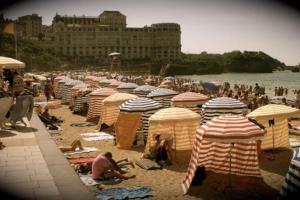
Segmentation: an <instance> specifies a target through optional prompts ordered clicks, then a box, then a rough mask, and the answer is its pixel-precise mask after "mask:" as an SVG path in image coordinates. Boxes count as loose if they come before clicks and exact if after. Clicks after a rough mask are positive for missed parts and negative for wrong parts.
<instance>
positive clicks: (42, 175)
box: [0, 113, 95, 200]
mask: <svg viewBox="0 0 300 200" xmlns="http://www.w3.org/2000/svg"><path fill="white" fill-rule="evenodd" d="M0 140H1V141H2V142H3V143H4V145H6V147H5V148H4V149H2V150H0V189H1V190H2V191H1V193H0V199H6V198H7V199H8V198H9V197H6V198H5V197H4V196H5V195H6V194H5V192H8V193H9V195H14V196H10V199H12V198H13V199H15V198H20V199H51V200H56V199H76V200H77V199H84V200H89V199H95V197H94V196H93V194H92V193H91V192H89V191H88V189H87V188H86V187H85V185H84V184H83V183H82V182H81V180H80V178H79V177H78V175H77V174H76V172H75V171H74V170H73V168H72V167H71V166H70V165H69V163H68V161H67V159H66V158H65V157H64V155H63V154H62V152H61V151H60V150H59V149H58V148H57V146H56V144H55V142H54V141H53V139H51V138H50V135H49V133H48V132H47V130H46V128H45V127H44V125H43V124H42V122H41V121H40V120H39V118H38V116H37V115H36V114H35V113H34V115H33V117H32V119H31V121H30V126H29V127H27V128H26V127H22V126H21V125H19V126H17V128H16V129H15V130H0ZM3 191H4V192H3Z"/></svg>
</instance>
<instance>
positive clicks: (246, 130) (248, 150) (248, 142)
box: [182, 115, 265, 194]
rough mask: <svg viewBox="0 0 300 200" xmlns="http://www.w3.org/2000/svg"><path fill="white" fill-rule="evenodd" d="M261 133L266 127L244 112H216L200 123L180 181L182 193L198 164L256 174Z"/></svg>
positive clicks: (244, 174)
mask: <svg viewBox="0 0 300 200" xmlns="http://www.w3.org/2000/svg"><path fill="white" fill-rule="evenodd" d="M264 134H265V130H263V129H261V128H260V127H259V126H258V125H256V124H254V123H253V122H251V121H249V120H248V118H246V117H243V116H233V115H227V116H219V117H216V118H213V119H212V120H210V121H208V122H207V123H206V124H204V125H202V126H201V127H200V128H199V129H197V132H196V140H195V143H194V146H193V151H192V156H191V160H190V163H189V167H188V170H187V175H186V176H185V178H184V180H183V183H182V188H183V192H184V194H185V193H187V191H188V189H189V187H190V185H191V182H192V180H193V178H194V175H195V171H196V169H197V167H198V166H204V167H205V169H206V170H209V171H213V172H216V173H222V174H228V173H231V174H236V175H241V176H258V177H259V176H260V170H259V166H258V158H257V145H256V140H261V139H262V138H263V136H264ZM231 143H234V145H233V146H232V145H231ZM230 160H231V163H230ZM230 166H231V167H230Z"/></svg>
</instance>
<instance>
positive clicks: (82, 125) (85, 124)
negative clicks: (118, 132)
mask: <svg viewBox="0 0 300 200" xmlns="http://www.w3.org/2000/svg"><path fill="white" fill-rule="evenodd" d="M95 125H96V124H95V123H94V122H75V123H72V124H70V126H75V127H88V126H95Z"/></svg>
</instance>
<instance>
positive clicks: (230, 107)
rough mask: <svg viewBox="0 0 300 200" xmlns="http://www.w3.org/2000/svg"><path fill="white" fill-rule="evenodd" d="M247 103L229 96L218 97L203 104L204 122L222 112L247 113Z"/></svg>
mask: <svg viewBox="0 0 300 200" xmlns="http://www.w3.org/2000/svg"><path fill="white" fill-rule="evenodd" d="M247 112H248V108H247V105H246V104H244V103H242V102H241V101H239V100H237V99H233V98H229V97H217V98H214V99H211V100H209V101H208V102H206V103H205V104H203V105H202V119H201V120H202V123H205V122H206V121H208V120H211V119H212V118H213V117H217V116H219V115H222V114H232V115H245V114H247Z"/></svg>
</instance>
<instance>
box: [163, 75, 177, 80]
mask: <svg viewBox="0 0 300 200" xmlns="http://www.w3.org/2000/svg"><path fill="white" fill-rule="evenodd" d="M164 80H170V81H174V80H175V78H174V77H173V76H167V77H165V78H164Z"/></svg>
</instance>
